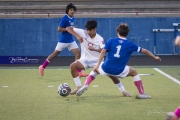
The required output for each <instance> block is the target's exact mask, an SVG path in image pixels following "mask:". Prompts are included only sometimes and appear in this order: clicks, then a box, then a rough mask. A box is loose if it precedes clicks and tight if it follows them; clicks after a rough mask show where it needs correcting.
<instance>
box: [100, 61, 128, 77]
mask: <svg viewBox="0 0 180 120" xmlns="http://www.w3.org/2000/svg"><path fill="white" fill-rule="evenodd" d="M102 64H103V63H101V65H100V66H99V68H98V70H99V73H100V74H101V75H103V76H114V77H118V78H125V77H126V76H127V74H128V73H129V66H126V67H125V68H124V70H123V72H122V73H120V74H119V75H112V74H108V73H106V72H104V70H103V69H102Z"/></svg>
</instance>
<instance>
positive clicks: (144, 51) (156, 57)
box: [141, 48, 161, 61]
mask: <svg viewBox="0 0 180 120" xmlns="http://www.w3.org/2000/svg"><path fill="white" fill-rule="evenodd" d="M141 52H142V53H143V54H145V55H147V56H150V57H152V58H153V59H155V60H157V61H161V58H160V57H158V56H155V55H153V54H152V53H151V52H150V51H149V50H147V49H144V48H142V50H141Z"/></svg>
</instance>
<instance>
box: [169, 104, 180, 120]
mask: <svg viewBox="0 0 180 120" xmlns="http://www.w3.org/2000/svg"><path fill="white" fill-rule="evenodd" d="M179 118H180V106H179V107H178V108H177V109H176V110H175V111H174V112H169V113H167V115H166V120H178V119H179Z"/></svg>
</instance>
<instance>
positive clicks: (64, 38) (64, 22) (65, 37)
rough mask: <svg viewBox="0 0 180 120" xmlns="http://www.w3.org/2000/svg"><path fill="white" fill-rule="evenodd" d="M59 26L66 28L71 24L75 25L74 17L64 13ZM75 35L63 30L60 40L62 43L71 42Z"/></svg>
mask: <svg viewBox="0 0 180 120" xmlns="http://www.w3.org/2000/svg"><path fill="white" fill-rule="evenodd" d="M59 26H61V27H62V28H66V27H69V26H74V17H72V18H70V17H69V16H68V15H64V16H63V17H62V18H61V21H60V23H59ZM73 41H74V40H73V37H72V35H71V34H70V33H69V32H67V31H66V32H62V33H61V35H60V37H59V42H62V43H71V42H73Z"/></svg>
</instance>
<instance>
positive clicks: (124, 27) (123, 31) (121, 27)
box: [117, 23, 130, 37]
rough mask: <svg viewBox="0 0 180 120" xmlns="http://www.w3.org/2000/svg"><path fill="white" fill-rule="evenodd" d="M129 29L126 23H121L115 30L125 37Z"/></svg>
mask: <svg viewBox="0 0 180 120" xmlns="http://www.w3.org/2000/svg"><path fill="white" fill-rule="evenodd" d="M129 31H130V29H129V27H128V25H127V24H126V23H121V24H120V25H119V26H118V28H117V32H118V34H119V35H120V36H123V37H126V36H127V35H128V33H129Z"/></svg>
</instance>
